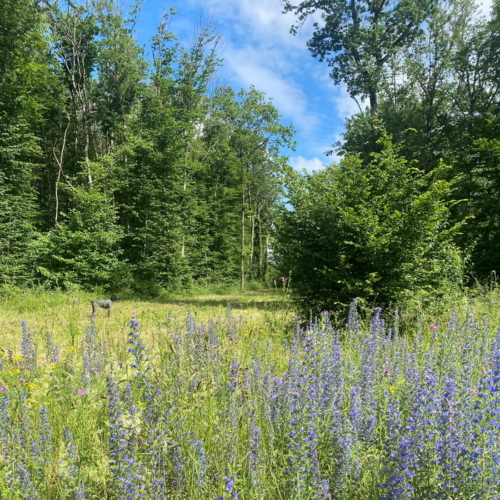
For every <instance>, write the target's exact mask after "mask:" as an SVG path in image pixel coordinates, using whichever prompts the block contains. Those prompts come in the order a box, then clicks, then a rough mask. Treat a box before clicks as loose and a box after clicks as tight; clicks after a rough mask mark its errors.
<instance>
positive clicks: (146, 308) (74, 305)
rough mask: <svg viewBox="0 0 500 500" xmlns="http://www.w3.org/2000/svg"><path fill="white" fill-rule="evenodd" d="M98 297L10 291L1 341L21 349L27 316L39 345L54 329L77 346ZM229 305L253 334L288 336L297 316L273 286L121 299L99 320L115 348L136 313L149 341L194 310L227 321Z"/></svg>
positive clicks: (200, 316) (203, 318)
mask: <svg viewBox="0 0 500 500" xmlns="http://www.w3.org/2000/svg"><path fill="white" fill-rule="evenodd" d="M92 298H97V297H95V296H91V295H89V294H84V293H72V294H65V293H63V292H46V291H40V290H34V291H30V292H18V293H11V294H9V295H7V296H4V297H3V298H2V299H0V307H1V311H2V313H3V322H2V326H3V328H2V338H1V340H0V346H1V347H3V348H7V349H10V350H12V352H14V353H19V351H20V339H21V322H22V321H26V323H27V326H28V329H29V330H30V331H31V332H32V335H33V338H34V340H35V342H36V343H37V344H39V345H40V344H41V343H43V339H44V338H45V335H46V332H47V331H49V332H50V333H51V335H52V338H53V339H54V342H55V343H56V344H58V345H59V346H60V347H61V349H63V350H65V349H68V348H69V347H71V346H77V345H78V344H79V342H80V340H81V339H82V337H83V335H84V332H85V327H86V326H88V325H89V323H90V313H91V312H92V307H91V305H90V300H91V299H92ZM99 298H101V297H99ZM228 307H230V308H231V310H232V314H233V316H235V317H236V318H240V321H241V326H242V332H243V334H244V335H245V336H246V337H248V338H252V337H256V336H262V335H283V333H284V329H285V328H287V327H288V326H289V325H290V324H291V323H292V322H293V318H294V312H293V310H292V307H291V304H290V300H289V297H286V296H284V295H282V294H280V293H279V292H273V291H270V292H247V293H239V294H234V293H233V294H231V295H229V294H228V295H218V294H217V295H216V294H212V295H192V296H183V297H178V296H176V297H161V298H158V299H153V300H147V299H144V298H132V299H127V300H120V301H118V302H115V303H114V305H113V310H112V312H111V316H110V317H108V315H107V314H108V313H107V311H106V310H105V309H99V310H98V311H97V313H96V315H95V321H96V323H97V326H98V330H99V335H100V336H101V338H103V339H105V340H107V341H108V343H109V345H110V347H111V348H113V346H114V345H116V344H117V343H122V342H123V340H124V339H125V338H126V335H127V332H128V324H129V321H130V318H131V317H132V316H133V315H135V317H136V318H137V319H138V321H139V322H140V324H141V331H142V336H143V338H144V340H145V341H146V342H147V341H148V339H151V340H154V338H155V337H156V336H157V335H159V334H161V331H162V330H164V329H166V328H167V327H168V328H170V329H172V328H175V329H176V328H182V326H183V325H184V324H185V321H186V317H187V314H188V312H190V313H191V314H193V315H195V317H196V321H197V323H201V322H208V321H210V320H212V321H216V320H217V319H218V318H219V317H220V318H221V320H224V318H225V316H226V313H227V311H228Z"/></svg>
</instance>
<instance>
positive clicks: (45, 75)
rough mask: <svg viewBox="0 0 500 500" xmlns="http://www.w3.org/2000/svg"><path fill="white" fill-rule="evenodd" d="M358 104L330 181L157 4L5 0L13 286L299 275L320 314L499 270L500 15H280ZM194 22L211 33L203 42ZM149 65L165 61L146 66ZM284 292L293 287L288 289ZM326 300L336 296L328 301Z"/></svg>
mask: <svg viewBox="0 0 500 500" xmlns="http://www.w3.org/2000/svg"><path fill="white" fill-rule="evenodd" d="M282 5H283V10H284V12H293V13H294V14H295V18H296V25H294V26H292V27H291V31H292V34H291V35H290V37H292V35H293V33H296V32H297V31H298V30H299V29H300V26H301V25H302V24H303V23H304V22H305V21H306V20H307V18H308V16H312V15H319V14H320V15H321V19H322V21H321V22H317V23H316V24H315V28H314V32H313V34H312V37H311V38H310V40H309V41H308V42H307V45H308V48H309V50H310V52H311V55H312V56H314V57H316V58H317V59H318V64H327V65H328V66H329V68H330V69H331V72H330V76H331V79H332V84H335V85H340V84H342V85H344V86H345V88H346V89H347V91H348V93H349V95H350V96H351V97H352V99H354V100H355V101H356V102H357V103H358V104H359V112H358V113H356V114H354V115H353V116H351V117H350V118H348V119H347V121H346V131H345V133H344V136H343V138H342V140H341V141H340V142H339V143H338V144H334V145H332V153H336V154H337V158H339V160H338V161H334V162H333V163H332V165H330V166H328V167H326V168H325V169H324V170H321V171H318V172H314V173H312V174H307V173H305V172H301V173H300V172H296V171H295V170H293V169H292V168H291V167H290V166H289V165H288V163H287V156H286V153H287V151H288V152H289V151H290V150H292V149H293V148H294V129H293V125H289V124H283V120H281V117H280V114H279V112H278V110H277V109H276V108H275V106H274V105H273V103H272V102H271V100H270V99H268V98H267V96H266V95H264V93H262V92H260V91H259V90H258V89H257V88H254V87H252V88H250V89H248V90H239V89H233V88H231V87H229V86H223V85H221V84H220V83H219V80H218V72H219V69H220V66H221V64H222V62H223V60H222V55H221V53H220V52H221V51H220V45H221V39H222V36H223V34H221V33H219V32H218V31H217V30H216V29H215V28H214V27H213V26H211V25H210V24H207V25H206V26H204V27H202V28H199V29H197V31H196V37H195V40H194V42H193V43H192V44H191V45H190V46H184V45H182V44H181V43H180V42H179V41H178V40H177V38H176V34H175V33H173V32H172V31H170V21H171V19H172V17H173V16H175V10H174V9H173V8H172V9H171V10H170V11H168V12H167V13H165V14H164V15H163V17H162V21H161V23H160V25H159V26H158V28H157V31H156V33H155V35H154V36H153V37H152V38H151V39H150V46H149V47H148V50H147V52H146V51H145V49H144V47H142V46H140V45H139V44H138V42H137V40H136V36H135V35H136V29H137V26H136V24H137V22H138V18H139V13H140V7H141V6H140V3H138V4H134V5H133V6H131V8H130V9H128V10H130V12H128V11H126V10H124V8H123V7H120V6H119V5H118V4H117V3H115V2H114V1H112V0H88V1H86V2H71V1H69V0H61V1H59V2H50V1H48V0H46V1H41V2H39V1H32V0H3V1H2V3H1V5H0V16H1V17H0V19H1V23H2V25H1V31H0V72H1V74H0V199H1V201H0V229H1V230H0V285H1V286H2V287H4V289H8V288H9V287H32V286H40V285H41V286H43V287H46V288H49V289H50V288H52V289H54V288H58V289H62V290H72V289H81V290H86V291H90V290H96V289H99V290H104V291H106V292H111V291H119V290H135V291H139V292H140V291H148V292H149V293H152V294H153V295H154V294H155V293H159V291H161V290H170V291H182V290H187V289H189V288H190V287H192V286H194V285H200V286H209V285H211V284H217V283H223V284H238V285H239V286H240V287H241V289H244V288H245V287H246V286H249V285H251V286H255V285H256V284H257V285H262V286H269V285H270V284H272V283H273V282H274V281H276V280H277V282H278V284H279V283H280V280H279V277H280V276H281V277H286V279H287V280H288V279H291V281H290V284H291V288H292V289H293V291H294V292H296V293H297V296H298V298H299V301H300V302H299V303H300V304H302V306H303V308H304V309H307V310H312V309H314V310H323V309H329V310H332V309H335V308H336V307H339V306H346V305H347V304H349V303H350V301H351V299H352V298H353V297H356V296H363V297H366V298H367V299H369V300H372V301H375V302H378V303H381V304H387V303H392V302H394V301H398V300H402V299H403V300H404V299H405V298H408V297H414V296H419V297H421V298H427V299H433V298H434V297H436V296H438V295H442V294H445V293H448V292H450V291H451V290H454V289H457V288H460V287H464V286H470V285H471V284H474V283H478V282H479V283H484V282H486V281H488V280H492V279H493V280H494V279H495V273H497V272H498V271H499V267H500V202H499V200H500V198H499V192H500V169H499V161H500V139H499V137H500V133H499V132H500V118H499V114H498V112H499V107H500V99H499V96H500V29H499V22H500V3H499V2H498V1H496V2H495V3H494V5H493V8H492V11H491V15H490V17H489V18H483V17H481V16H480V15H479V14H478V13H477V6H476V5H475V4H474V2H473V1H472V0H451V1H438V2H434V1H433V2H431V1H429V0H414V1H405V2H396V3H394V4H392V3H391V4H386V3H385V2H375V1H372V0H356V1H354V2H344V1H338V2H333V3H332V2H327V1H324V0H307V1H303V2H301V3H299V4H297V5H293V4H292V3H291V2H289V1H284V2H283V4H282ZM193 29H194V28H193ZM147 54H148V55H147ZM281 282H283V280H282V281H281ZM325 297H329V298H325Z"/></svg>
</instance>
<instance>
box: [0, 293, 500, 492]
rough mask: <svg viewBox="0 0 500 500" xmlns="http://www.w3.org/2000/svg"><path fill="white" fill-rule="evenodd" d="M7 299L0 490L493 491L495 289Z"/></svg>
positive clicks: (0, 364)
mask: <svg viewBox="0 0 500 500" xmlns="http://www.w3.org/2000/svg"><path fill="white" fill-rule="evenodd" d="M91 298H93V297H92V296H90V295H87V294H83V293H80V292H78V293H76V292H75V293H72V294H64V293H62V292H46V291H37V290H34V291H28V292H22V291H18V292H14V291H11V292H9V293H4V294H3V296H1V298H0V307H1V311H2V319H3V322H2V325H3V328H2V337H1V340H0V346H1V361H0V498H1V499H9V500H11V499H12V500H16V499H25V498H28V499H38V498H39V499H47V500H53V499H139V498H143V499H153V498H158V499H164V498H169V499H205V498H207V499H214V500H215V499H237V498H239V499H283V500H293V499H316V498H318V499H319V498H332V499H345V500H351V499H367V500H368V499H374V500H376V499H422V500H423V499H425V500H429V499H462V498H463V499H472V498H480V499H491V500H492V499H498V498H500V446H499V439H498V435H499V433H500V430H499V429H500V392H499V389H500V334H499V330H498V325H500V312H499V309H498V304H500V292H499V291H498V289H497V288H495V287H493V288H492V289H490V290H487V291H483V292H481V293H478V294H476V295H475V296H472V295H469V296H465V295H464V296H461V297H455V298H453V300H448V301H446V302H442V303H435V304H433V305H432V307H423V306H419V305H418V304H417V305H415V304H411V305H410V304H406V305H404V306H402V307H400V310H399V311H382V310H380V309H379V308H373V307H371V306H370V305H368V304H364V303H363V302H362V301H360V300H356V299H355V300H353V302H352V304H351V307H350V310H349V314H348V316H346V317H343V316H342V315H339V316H337V317H330V315H329V314H328V313H326V312H324V313H322V314H321V315H320V316H319V317H318V318H313V321H312V322H310V324H306V323H303V322H298V321H295V313H294V309H293V305H292V303H291V302H290V298H289V295H288V294H287V293H286V290H275V291H269V292H262V291H260V292H254V293H246V294H238V293H235V292H232V293H225V294H224V293H218V294H207V293H204V294H199V295H190V296H182V297H181V296H179V297H172V296H160V297H158V298H156V299H154V300H145V299H141V298H134V297H125V298H124V299H123V300H121V301H119V302H117V303H115V305H114V308H113V311H112V314H111V316H110V317H109V318H108V317H107V312H106V311H105V310H102V309H101V310H99V311H98V313H97V314H96V315H95V318H93V319H92V318H90V317H89V314H90V312H91V307H90V304H89V300H90V299H91Z"/></svg>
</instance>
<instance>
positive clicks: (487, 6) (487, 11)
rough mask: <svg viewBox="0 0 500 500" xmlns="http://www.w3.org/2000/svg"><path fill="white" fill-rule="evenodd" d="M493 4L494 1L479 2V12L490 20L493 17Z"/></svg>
mask: <svg viewBox="0 0 500 500" xmlns="http://www.w3.org/2000/svg"><path fill="white" fill-rule="evenodd" d="M492 4H493V1H492V0H482V1H478V5H479V12H481V14H483V15H484V16H486V17H487V18H488V19H489V17H490V15H491V6H492Z"/></svg>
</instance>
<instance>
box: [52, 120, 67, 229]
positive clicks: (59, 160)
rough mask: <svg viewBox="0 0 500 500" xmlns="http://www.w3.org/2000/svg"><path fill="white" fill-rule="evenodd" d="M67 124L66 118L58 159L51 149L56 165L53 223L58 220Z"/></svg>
mask: <svg viewBox="0 0 500 500" xmlns="http://www.w3.org/2000/svg"><path fill="white" fill-rule="evenodd" d="M69 124H70V118H69V116H68V124H67V125H66V129H65V131H64V135H63V142H62V145H61V151H60V153H59V157H58V156H57V155H56V152H55V149H54V147H52V154H53V155H54V158H55V160H56V163H57V167H58V170H57V179H56V185H55V191H54V196H55V200H56V208H55V215H54V222H55V223H57V220H58V218H59V182H60V181H61V176H62V174H63V158H64V150H65V148H66V137H67V135H68V129H69Z"/></svg>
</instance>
